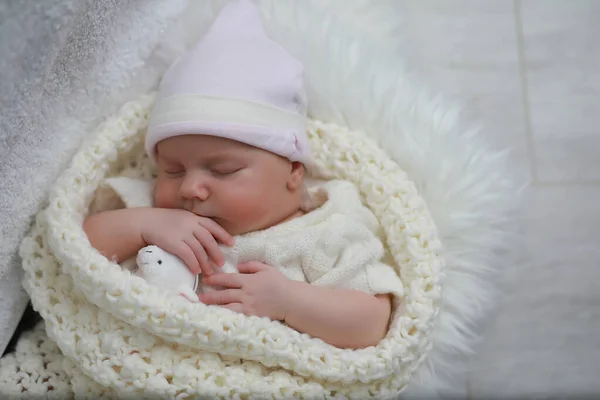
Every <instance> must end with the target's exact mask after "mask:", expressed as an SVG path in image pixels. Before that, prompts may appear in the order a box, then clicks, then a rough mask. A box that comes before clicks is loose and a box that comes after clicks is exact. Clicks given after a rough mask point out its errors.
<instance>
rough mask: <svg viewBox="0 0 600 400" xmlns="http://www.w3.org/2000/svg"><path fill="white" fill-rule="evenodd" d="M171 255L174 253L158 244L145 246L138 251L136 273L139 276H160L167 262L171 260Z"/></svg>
mask: <svg viewBox="0 0 600 400" xmlns="http://www.w3.org/2000/svg"><path fill="white" fill-rule="evenodd" d="M169 257H173V256H172V255H170V254H168V253H166V252H165V251H163V250H162V249H161V248H159V247H157V246H148V247H144V248H143V249H141V250H140V251H139V252H138V255H137V258H136V262H137V265H138V267H139V268H138V270H137V271H136V275H138V276H146V277H147V276H158V275H160V274H162V273H164V272H165V271H166V270H167V268H165V266H166V263H167V262H169V259H168V258H169Z"/></svg>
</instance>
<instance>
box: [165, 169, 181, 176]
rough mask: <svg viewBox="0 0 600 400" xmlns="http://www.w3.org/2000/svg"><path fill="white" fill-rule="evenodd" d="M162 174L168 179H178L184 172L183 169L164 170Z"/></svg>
mask: <svg viewBox="0 0 600 400" xmlns="http://www.w3.org/2000/svg"><path fill="white" fill-rule="evenodd" d="M164 173H165V174H167V175H168V176H169V177H178V176H181V175H183V174H184V173H185V171H184V170H183V169H166V170H164Z"/></svg>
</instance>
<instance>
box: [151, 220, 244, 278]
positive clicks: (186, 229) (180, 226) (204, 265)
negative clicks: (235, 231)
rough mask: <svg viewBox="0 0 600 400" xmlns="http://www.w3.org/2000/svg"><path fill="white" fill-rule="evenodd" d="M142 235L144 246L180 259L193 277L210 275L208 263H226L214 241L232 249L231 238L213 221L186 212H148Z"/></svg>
mask: <svg viewBox="0 0 600 400" xmlns="http://www.w3.org/2000/svg"><path fill="white" fill-rule="evenodd" d="M141 232H142V239H143V240H144V241H145V242H146V243H147V244H149V245H151V244H153V245H156V246H158V247H161V248H162V249H163V250H165V251H167V252H169V253H171V254H174V255H176V256H177V257H179V258H181V259H182V260H183V262H184V263H185V264H186V265H187V266H188V268H189V269H190V270H191V271H192V272H193V273H195V274H199V273H203V274H205V275H210V274H212V273H213V272H214V270H213V266H212V264H211V259H212V261H213V262H214V263H215V264H216V265H218V266H222V265H223V264H224V263H225V257H224V256H223V253H222V252H221V249H220V248H219V244H218V243H217V240H218V241H219V242H221V243H223V244H226V245H230V246H231V245H233V237H232V236H231V235H230V234H229V233H227V231H226V230H225V229H223V228H222V227H221V226H220V225H219V224H217V223H216V222H215V221H213V220H211V219H210V218H205V217H199V216H197V215H196V214H194V213H191V212H189V211H186V210H176V209H166V208H154V209H151V212H149V213H148V218H146V219H145V221H144V222H143V225H142V227H141Z"/></svg>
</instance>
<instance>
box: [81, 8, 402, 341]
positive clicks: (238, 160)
mask: <svg viewBox="0 0 600 400" xmlns="http://www.w3.org/2000/svg"><path fill="white" fill-rule="evenodd" d="M305 117H306V95H305V92H304V88H303V79H302V66H301V65H300V64H299V62H298V61H296V60H295V59H294V58H292V56H291V55H289V54H288V53H287V52H286V51H285V50H284V49H283V48H282V47H281V46H279V45H278V44H277V43H275V42H274V41H272V40H270V39H269V38H268V37H267V36H266V34H265V32H264V29H263V27H262V25H261V21H260V15H259V12H258V10H257V8H256V7H255V5H254V4H253V3H252V2H251V1H250V0H235V1H233V2H231V3H229V4H228V5H227V6H226V7H225V8H224V9H223V11H222V12H221V14H220V15H219V16H218V18H217V20H216V21H215V23H214V24H213V26H212V27H211V28H210V30H209V31H208V33H207V34H206V35H205V36H204V37H203V38H202V39H201V40H200V42H199V43H198V44H197V45H196V47H194V48H193V49H192V50H191V51H190V52H188V53H186V54H185V55H184V56H183V57H181V58H180V59H179V60H178V61H177V62H176V63H175V64H174V65H173V66H172V67H171V68H170V69H169V70H168V71H167V73H166V74H165V75H164V77H163V79H162V81H161V84H160V87H159V91H158V94H157V100H156V104H155V106H154V108H153V110H152V112H151V115H150V121H149V126H148V131H147V134H146V139H145V140H146V141H145V145H146V151H147V153H148V156H149V157H150V159H151V160H153V161H154V162H155V164H156V167H157V178H156V182H155V187H154V190H153V206H152V207H136V208H125V209H118V210H111V211H105V212H100V213H98V214H95V215H92V216H90V217H88V218H87V219H86V220H85V222H84V230H85V232H86V233H87V235H88V238H89V240H90V242H91V243H92V245H93V246H94V247H95V248H96V249H98V250H99V251H100V252H102V253H103V254H104V255H105V256H107V257H109V258H113V259H116V260H117V261H118V262H120V261H123V260H126V259H129V258H131V257H133V256H135V254H136V253H137V252H138V251H139V250H140V249H141V248H143V247H145V246H147V245H156V246H158V247H160V248H162V249H164V250H165V251H167V252H169V253H171V254H173V255H175V256H177V257H179V258H180V259H181V260H183V262H184V263H185V264H186V265H187V266H188V268H189V269H190V270H191V271H192V272H193V273H194V274H202V277H203V278H202V281H203V283H204V284H207V285H211V286H214V287H218V288H219V290H214V291H210V292H205V293H201V294H200V296H199V297H200V300H201V301H202V302H203V303H205V304H208V305H216V306H221V307H225V308H228V309H230V310H233V311H236V312H240V313H244V314H247V315H255V316H260V317H268V318H270V319H272V320H277V321H282V322H284V323H286V324H287V325H289V326H290V327H292V328H294V329H296V330H298V331H300V332H303V333H306V334H308V335H311V336H313V337H316V338H321V339H322V340H324V341H325V342H327V343H330V344H331V345H334V346H337V347H340V348H363V347H367V346H373V345H377V343H378V342H379V341H380V340H381V339H382V338H383V337H384V336H385V335H386V332H387V328H388V322H389V320H390V316H391V311H392V303H391V298H392V296H397V297H401V296H402V295H403V286H402V282H401V281H400V279H399V277H398V275H397V274H396V272H395V271H394V269H393V268H392V267H391V266H389V265H387V264H385V263H383V262H382V258H383V255H384V250H383V245H382V243H381V241H380V240H379V239H378V237H377V235H376V231H377V229H378V222H377V219H376V218H375V216H374V215H373V214H372V213H371V212H370V211H369V210H368V209H367V208H366V207H365V206H363V204H362V203H361V199H360V196H359V193H358V190H357V189H356V188H355V186H354V185H353V184H351V183H349V182H345V181H330V182H326V183H319V184H317V185H315V186H314V187H311V188H308V187H307V185H306V182H305V166H306V165H308V164H309V163H310V152H309V144H308V138H307V136H306V133H305V129H306V127H305ZM227 266H229V268H225V269H226V270H228V271H232V270H233V271H235V270H237V272H232V273H220V272H221V271H222V270H223V268H224V267H227Z"/></svg>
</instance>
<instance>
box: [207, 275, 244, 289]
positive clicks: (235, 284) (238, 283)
mask: <svg viewBox="0 0 600 400" xmlns="http://www.w3.org/2000/svg"><path fill="white" fill-rule="evenodd" d="M242 281H243V278H242V276H241V275H240V274H228V273H221V274H213V275H211V276H207V277H206V278H204V279H203V280H202V282H203V283H206V284H207V285H211V286H224V287H227V288H230V289H239V288H241V287H242V283H243V282H242Z"/></svg>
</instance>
